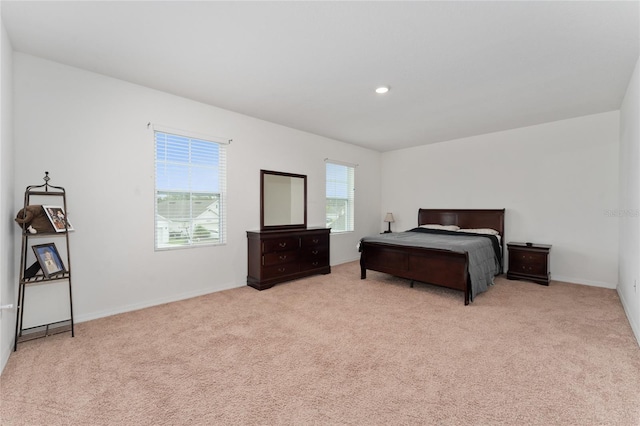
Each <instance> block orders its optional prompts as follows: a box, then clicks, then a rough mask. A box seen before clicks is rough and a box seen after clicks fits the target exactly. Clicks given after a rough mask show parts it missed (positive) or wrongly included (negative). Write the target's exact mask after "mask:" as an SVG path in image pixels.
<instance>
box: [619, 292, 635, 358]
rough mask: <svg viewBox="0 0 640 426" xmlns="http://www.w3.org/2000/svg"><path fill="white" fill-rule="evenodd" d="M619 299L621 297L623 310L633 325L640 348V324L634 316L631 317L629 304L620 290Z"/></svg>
mask: <svg viewBox="0 0 640 426" xmlns="http://www.w3.org/2000/svg"><path fill="white" fill-rule="evenodd" d="M618 297H620V302H622V308H623V309H624V313H625V315H626V316H627V320H628V321H629V324H630V325H631V330H632V331H633V334H634V336H636V343H637V344H638V346H640V324H638V323H637V322H636V320H635V319H634V318H633V316H632V315H630V309H629V303H628V302H627V301H626V300H625V298H624V295H623V294H622V292H621V291H620V290H618Z"/></svg>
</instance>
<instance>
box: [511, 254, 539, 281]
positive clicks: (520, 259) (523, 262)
mask: <svg viewBox="0 0 640 426" xmlns="http://www.w3.org/2000/svg"><path fill="white" fill-rule="evenodd" d="M509 270H513V271H518V272H524V273H528V274H536V275H544V274H546V273H547V253H537V252H525V251H520V250H515V251H513V252H510V254H509Z"/></svg>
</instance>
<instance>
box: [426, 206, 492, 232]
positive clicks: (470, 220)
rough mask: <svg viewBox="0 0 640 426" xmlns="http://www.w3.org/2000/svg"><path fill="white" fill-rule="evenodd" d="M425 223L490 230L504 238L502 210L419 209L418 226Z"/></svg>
mask: <svg viewBox="0 0 640 426" xmlns="http://www.w3.org/2000/svg"><path fill="white" fill-rule="evenodd" d="M427 223H435V224H439V225H458V226H459V227H460V228H491V229H495V230H496V231H498V232H500V236H501V237H504V209H499V210H474V209H471V210H468V209H420V210H418V226H420V225H425V224H427Z"/></svg>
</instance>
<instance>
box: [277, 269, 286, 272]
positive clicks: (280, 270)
mask: <svg viewBox="0 0 640 426" xmlns="http://www.w3.org/2000/svg"><path fill="white" fill-rule="evenodd" d="M286 270H287V268H278V272H284V271H286Z"/></svg>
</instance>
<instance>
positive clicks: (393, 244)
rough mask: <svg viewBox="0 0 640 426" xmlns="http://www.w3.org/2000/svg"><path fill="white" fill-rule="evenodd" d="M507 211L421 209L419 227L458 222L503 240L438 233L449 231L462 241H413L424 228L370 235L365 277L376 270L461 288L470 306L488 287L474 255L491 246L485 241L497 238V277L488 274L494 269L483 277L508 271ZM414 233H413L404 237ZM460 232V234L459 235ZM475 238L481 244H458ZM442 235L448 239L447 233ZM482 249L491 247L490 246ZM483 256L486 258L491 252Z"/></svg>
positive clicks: (363, 250) (363, 249)
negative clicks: (451, 244)
mask: <svg viewBox="0 0 640 426" xmlns="http://www.w3.org/2000/svg"><path fill="white" fill-rule="evenodd" d="M504 213H505V209H495V210H480V209H475V210H474V209H419V210H418V228H420V227H421V225H428V224H437V225H454V226H457V227H459V228H462V229H494V230H496V231H497V235H496V237H499V238H490V237H489V236H488V235H483V234H478V235H475V236H474V235H469V234H468V233H466V232H459V231H457V232H456V231H446V230H443V231H441V232H434V233H435V234H437V235H445V234H448V235H450V237H447V238H449V239H451V240H452V241H453V240H455V241H456V242H455V244H456V245H455V246H454V247H448V248H447V247H445V246H443V245H442V241H440V240H439V241H438V243H436V244H431V243H426V246H425V245H424V244H423V245H421V246H418V245H417V244H418V243H416V242H414V241H411V242H407V241H408V240H410V239H411V240H413V239H414V236H413V234H416V233H422V232H423V231H421V229H418V228H415V229H413V230H411V231H407V232H401V233H395V234H396V235H393V234H387V233H385V234H380V235H374V236H370V237H365V238H363V239H362V240H361V241H360V248H359V249H360V271H361V272H360V278H361V279H366V277H367V270H372V271H378V272H384V273H387V274H391V275H395V276H398V277H401V278H405V279H409V280H411V287H413V283H414V281H418V282H423V283H428V284H433V285H437V286H441V287H447V288H450V289H454V290H460V291H462V292H463V294H464V304H465V305H468V304H469V301H473V298H474V297H475V296H476V295H477V294H479V293H480V292H482V291H484V290H486V288H483V287H484V286H483V285H478V282H477V281H478V279H477V277H478V276H479V275H478V271H477V270H476V269H477V266H476V265H475V263H474V261H475V260H474V259H476V258H477V255H476V250H480V249H479V248H476V247H479V246H481V245H482V246H483V247H484V246H487V243H486V242H485V243H483V244H480V241H487V240H491V241H492V242H491V243H490V244H491V247H492V249H493V250H494V252H495V256H496V259H494V261H495V262H496V264H495V268H493V270H492V271H491V275H490V276H486V275H487V273H489V271H484V274H485V276H484V277H481V278H480V281H485V282H486V281H487V280H488V281H492V280H493V277H494V276H495V275H498V274H501V273H502V272H503V253H504ZM418 231H419V232H418ZM427 232H428V233H431V231H427ZM408 233H411V235H404V234H408ZM457 233H459V234H460V236H459V237H458V235H456V234H457ZM438 238H439V237H438ZM474 238H475V239H476V240H477V241H478V242H477V243H473V244H472V243H470V245H469V248H463V247H461V246H460V244H462V243H458V242H457V241H458V240H462V239H465V240H468V241H472V240H474ZM441 239H444V236H443V237H442V238H441ZM496 242H497V245H498V247H497V248H496ZM465 244H466V243H465ZM462 245H464V244H462ZM482 250H485V251H486V248H483V249H482ZM483 256H484V257H485V258H486V256H487V255H486V254H483ZM470 258H471V260H472V262H471V263H470ZM470 272H471V274H470ZM472 275H473V277H474V279H472Z"/></svg>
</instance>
